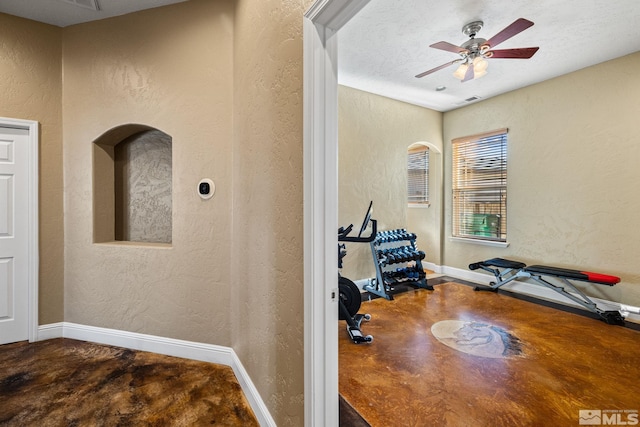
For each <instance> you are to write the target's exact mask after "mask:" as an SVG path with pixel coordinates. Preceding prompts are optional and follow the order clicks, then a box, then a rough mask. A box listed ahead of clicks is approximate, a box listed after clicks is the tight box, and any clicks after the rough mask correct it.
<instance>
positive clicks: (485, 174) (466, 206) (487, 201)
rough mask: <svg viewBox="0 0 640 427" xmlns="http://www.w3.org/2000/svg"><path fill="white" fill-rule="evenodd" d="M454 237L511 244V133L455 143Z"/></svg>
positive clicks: (453, 165)
mask: <svg viewBox="0 0 640 427" xmlns="http://www.w3.org/2000/svg"><path fill="white" fill-rule="evenodd" d="M452 149H453V150H452V156H453V164H452V171H453V185H452V186H453V218H452V219H453V221H452V222H453V236H454V237H464V238H471V239H479V240H491V241H499V242H506V241H507V129H500V130H497V131H493V132H489V133H485V134H482V135H475V136H470V137H465V138H458V139H454V140H453V141H452Z"/></svg>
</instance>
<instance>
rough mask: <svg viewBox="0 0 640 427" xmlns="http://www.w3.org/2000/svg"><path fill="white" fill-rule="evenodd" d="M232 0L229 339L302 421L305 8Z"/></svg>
mask: <svg viewBox="0 0 640 427" xmlns="http://www.w3.org/2000/svg"><path fill="white" fill-rule="evenodd" d="M311 3H312V1H311V0H304V1H288V0H287V1H282V0H238V2H237V8H236V20H235V32H234V35H235V39H234V47H235V50H234V53H235V54H234V88H235V105H234V130H235V133H234V137H235V144H234V151H233V178H234V179H233V185H234V198H233V229H234V235H233V246H232V252H233V257H232V260H233V269H232V271H233V280H232V282H233V283H234V284H235V286H234V292H233V294H232V298H233V304H232V307H233V309H232V310H233V314H232V317H233V319H234V322H233V325H232V327H233V332H234V333H233V337H234V342H233V349H234V350H235V351H236V353H237V354H238V356H239V357H240V358H241V360H242V363H243V365H244V366H245V368H246V369H247V371H248V372H249V375H250V376H251V378H252V379H253V381H254V383H255V384H256V387H257V388H258V390H259V391H260V394H261V396H262V397H263V399H264V400H265V402H266V404H267V406H268V408H269V411H270V412H271V414H272V415H273V417H274V419H275V421H276V423H277V425H279V426H302V425H303V424H304V396H303V390H304V387H303V385H304V365H303V363H304V348H303V347H304V345H303V344H304V336H303V335H304V333H303V332H304V331H303V322H302V319H303V309H304V289H303V288H304V286H303V253H302V251H303V227H302V221H303V198H302V194H303V178H302V177H303V173H302V163H303V161H302V159H303V157H302V139H303V137H302V122H303V120H302V111H303V107H302V16H303V13H304V11H305V9H306V7H308V6H310V5H311Z"/></svg>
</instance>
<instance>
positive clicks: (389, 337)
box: [339, 283, 640, 427]
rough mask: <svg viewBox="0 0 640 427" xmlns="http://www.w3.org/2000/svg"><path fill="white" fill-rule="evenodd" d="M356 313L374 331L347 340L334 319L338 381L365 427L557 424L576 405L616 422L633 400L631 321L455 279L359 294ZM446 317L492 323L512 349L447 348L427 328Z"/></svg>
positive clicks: (634, 336) (638, 399) (639, 342)
mask: <svg viewBox="0 0 640 427" xmlns="http://www.w3.org/2000/svg"><path fill="white" fill-rule="evenodd" d="M360 313H370V314H371V316H372V319H371V321H370V322H363V325H362V330H363V333H364V334H372V335H373V337H374V340H373V343H371V344H361V345H356V344H353V343H351V341H350V340H349V338H348V336H347V333H346V331H345V330H344V327H345V322H340V325H339V328H340V330H339V339H340V342H339V390H340V394H341V395H342V396H343V397H344V399H345V400H346V401H347V402H348V403H349V404H351V405H352V406H353V408H355V409H356V410H357V411H358V412H359V413H360V415H362V416H363V417H364V419H365V420H366V421H367V422H368V423H369V424H370V425H371V426H372V427H387V426H478V427H482V426H490V427H499V426H509V427H514V426H554V427H562V426H577V425H579V420H580V415H581V412H580V411H592V410H599V411H600V414H601V416H602V417H604V416H605V415H606V416H607V417H608V419H611V417H612V416H615V417H620V420H618V419H617V418H615V421H616V422H618V421H626V420H627V417H630V416H631V418H629V420H631V421H632V420H633V419H634V416H633V414H635V416H637V414H638V411H639V410H640V381H638V379H639V378H640V353H638V349H640V332H639V331H637V330H632V329H629V328H625V327H621V326H614V325H608V324H606V323H604V322H602V321H599V320H595V319H591V318H589V317H585V316H582V315H577V314H573V313H569V312H564V311H560V310H558V309H555V308H551V307H546V306H542V305H540V304H535V303H532V302H528V301H523V300H519V299H515V298H513V297H510V296H508V295H504V294H495V293H487V292H474V291H473V288H472V287H470V286H465V285H462V284H457V283H444V284H439V285H436V286H435V290H434V291H428V290H424V289H419V290H410V291H408V292H404V293H401V294H397V295H395V299H394V300H393V301H387V300H384V299H376V300H372V301H368V302H363V303H362V307H361V309H360ZM445 320H457V321H463V322H469V323H473V322H475V324H485V325H492V326H495V327H496V328H497V329H498V330H503V331H506V332H507V333H508V334H509V335H510V336H512V337H513V338H515V339H516V341H515V342H516V344H517V346H518V349H517V350H518V351H515V352H514V351H511V352H506V353H505V357H498V358H494V357H481V356H478V355H474V354H469V353H466V352H463V351H460V350H459V349H455V348H453V347H451V346H449V345H446V344H445V343H443V342H441V341H439V340H438V339H437V338H436V337H435V336H434V334H433V333H432V330H431V328H432V326H433V325H434V324H436V323H438V322H441V321H445ZM466 338H469V337H466ZM478 339H479V337H473V338H472V340H476V341H475V342H477V340H478ZM614 411H620V412H614ZM584 413H586V412H583V413H582V414H584Z"/></svg>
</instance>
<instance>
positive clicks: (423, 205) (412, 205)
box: [407, 203, 431, 209]
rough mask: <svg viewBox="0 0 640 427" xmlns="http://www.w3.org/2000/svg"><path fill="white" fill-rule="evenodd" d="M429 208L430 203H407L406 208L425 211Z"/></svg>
mask: <svg viewBox="0 0 640 427" xmlns="http://www.w3.org/2000/svg"><path fill="white" fill-rule="evenodd" d="M430 206H431V203H409V204H408V205H407V207H409V208H418V209H425V208H428V207H430Z"/></svg>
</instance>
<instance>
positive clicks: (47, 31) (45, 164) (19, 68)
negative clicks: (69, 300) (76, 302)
mask: <svg viewBox="0 0 640 427" xmlns="http://www.w3.org/2000/svg"><path fill="white" fill-rule="evenodd" d="M61 40H62V31H61V29H60V28H57V27H53V26H50V25H45V24H39V23H35V22H33V21H28V20H25V19H21V18H16V17H13V16H9V15H5V14H0V77H1V78H0V99H1V100H2V102H0V116H2V117H9V118H15V119H27V120H35V121H37V122H39V123H40V143H39V161H40V165H39V174H40V179H39V183H38V185H39V187H40V188H39V192H40V195H39V197H40V203H39V206H38V209H39V214H40V223H39V226H40V230H39V233H40V236H39V237H40V238H39V240H40V244H39V245H40V255H39V256H40V265H39V268H40V273H39V287H40V291H39V300H40V305H39V310H38V316H39V323H40V324H47V323H55V322H60V321H62V320H63V316H64V262H63V256H64V249H63V240H64V232H63V188H62V186H63V180H62V168H61V164H62V107H61V103H60V99H61V93H62V66H61Z"/></svg>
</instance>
